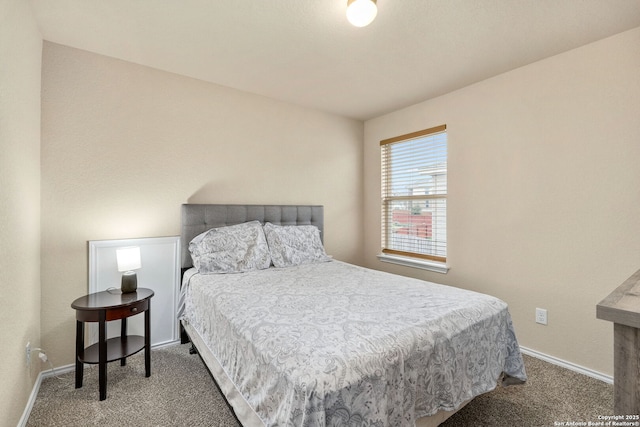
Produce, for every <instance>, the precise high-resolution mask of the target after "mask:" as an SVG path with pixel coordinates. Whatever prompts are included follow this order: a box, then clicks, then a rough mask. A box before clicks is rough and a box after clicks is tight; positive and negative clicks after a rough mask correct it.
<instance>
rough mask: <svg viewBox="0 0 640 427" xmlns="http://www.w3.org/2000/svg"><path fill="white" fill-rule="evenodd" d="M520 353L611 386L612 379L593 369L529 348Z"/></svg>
mask: <svg viewBox="0 0 640 427" xmlns="http://www.w3.org/2000/svg"><path fill="white" fill-rule="evenodd" d="M520 351H522V353H523V354H526V355H528V356H531V357H535V358H536V359H540V360H544V361H545V362H549V363H551V364H552V365H557V366H560V367H561V368H566V369H569V370H570V371H574V372H577V373H579V374H582V375H586V376H588V377H591V378H595V379H597V380H600V381H604V382H605V383H608V384H613V377H612V376H610V375H605V374H603V373H601V372H597V371H594V370H593V369H589V368H585V367H584V366H580V365H576V364H575V363H571V362H567V361H566V360H562V359H558V358H557V357H553V356H549V355H548V354H544V353H540V352H539V351H536V350H531V349H530V348H526V347H520Z"/></svg>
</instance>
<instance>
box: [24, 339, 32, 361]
mask: <svg viewBox="0 0 640 427" xmlns="http://www.w3.org/2000/svg"><path fill="white" fill-rule="evenodd" d="M25 350H26V357H27V366H30V365H31V342H27V347H26V349H25Z"/></svg>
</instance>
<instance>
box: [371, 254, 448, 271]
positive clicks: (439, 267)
mask: <svg viewBox="0 0 640 427" xmlns="http://www.w3.org/2000/svg"><path fill="white" fill-rule="evenodd" d="M378 259H379V260H380V261H382V262H389V263H391V264H398V265H403V266H405V267H414V268H421V269H423V270H429V271H433V272H436V273H441V274H447V272H448V271H449V267H448V266H447V265H446V264H445V263H442V262H437V261H428V260H425V259H416V258H409V257H404V256H398V255H388V254H378Z"/></svg>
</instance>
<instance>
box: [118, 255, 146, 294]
mask: <svg viewBox="0 0 640 427" xmlns="http://www.w3.org/2000/svg"><path fill="white" fill-rule="evenodd" d="M116 260H117V261H118V271H120V272H122V284H121V286H120V289H121V290H122V293H123V294H125V293H129V292H135V291H136V289H137V288H138V278H137V276H136V272H135V271H133V270H137V269H139V268H141V267H142V262H141V261H140V248H139V247H137V246H133V247H129V248H121V249H116Z"/></svg>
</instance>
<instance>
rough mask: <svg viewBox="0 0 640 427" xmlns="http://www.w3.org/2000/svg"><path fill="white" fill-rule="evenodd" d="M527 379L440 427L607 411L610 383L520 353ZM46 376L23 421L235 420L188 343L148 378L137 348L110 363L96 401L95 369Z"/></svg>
mask: <svg viewBox="0 0 640 427" xmlns="http://www.w3.org/2000/svg"><path fill="white" fill-rule="evenodd" d="M525 365H526V368H527V374H528V375H529V381H528V383H527V384H526V385H524V386H515V387H508V388H502V387H498V388H496V390H494V391H493V392H491V393H488V394H486V395H483V396H480V397H478V398H476V399H474V400H473V401H472V402H471V403H469V404H468V405H467V406H466V407H465V408H463V409H462V410H461V411H459V412H458V413H457V414H455V415H454V416H453V417H452V418H450V419H449V420H447V421H446V422H445V423H444V424H443V425H442V426H443V427H444V426H446V427H454V426H455V427H457V426H461V427H465V426H474V427H475V426H525V427H528V426H532V427H533V426H554V424H555V423H556V422H559V423H560V422H562V423H568V422H574V423H578V422H584V423H588V422H589V421H592V422H594V421H598V416H599V415H611V414H612V408H613V387H612V386H611V385H609V384H605V383H603V382H601V381H598V380H595V379H593V378H589V377H585V376H583V375H580V374H576V373H574V372H572V371H568V370H566V369H562V368H559V367H557V366H554V365H550V364H548V363H545V362H542V361H540V360H537V359H534V358H531V357H527V356H525ZM60 378H61V379H58V378H55V377H50V378H47V379H45V380H44V381H43V383H42V385H41V387H40V391H39V393H38V398H37V399H36V402H35V404H34V407H33V409H32V411H31V416H30V417H29V421H28V423H27V426H46V427H53V426H65V427H71V426H92V425H100V426H104V427H110V426H114V427H116V426H117V427H120V426H145V427H146V426H163V427H168V426H215V427H227V426H234V427H237V426H238V425H239V424H238V422H237V420H236V419H235V417H234V416H233V413H232V412H231V410H230V409H229V407H228V406H227V404H226V402H225V401H224V399H223V398H222V397H221V395H220V393H219V391H218V389H217V387H216V385H215V383H214V382H213V380H212V379H211V376H210V375H209V373H208V371H207V370H206V368H205V367H204V365H203V364H202V361H201V360H200V358H199V357H198V356H197V355H190V354H189V346H188V345H176V346H171V347H165V348H162V349H157V350H153V351H152V356H151V377H149V378H145V377H144V357H143V353H142V352H141V353H139V354H137V355H135V356H132V357H130V358H129V359H128V362H127V366H124V367H121V366H120V364H119V363H117V362H115V363H110V364H109V365H108V373H107V378H108V387H107V399H106V400H104V401H102V402H100V401H99V400H98V370H97V368H96V366H94V365H86V367H85V376H84V386H83V387H82V388H80V389H75V388H74V374H73V373H72V372H71V373H67V374H64V375H62V376H60Z"/></svg>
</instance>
